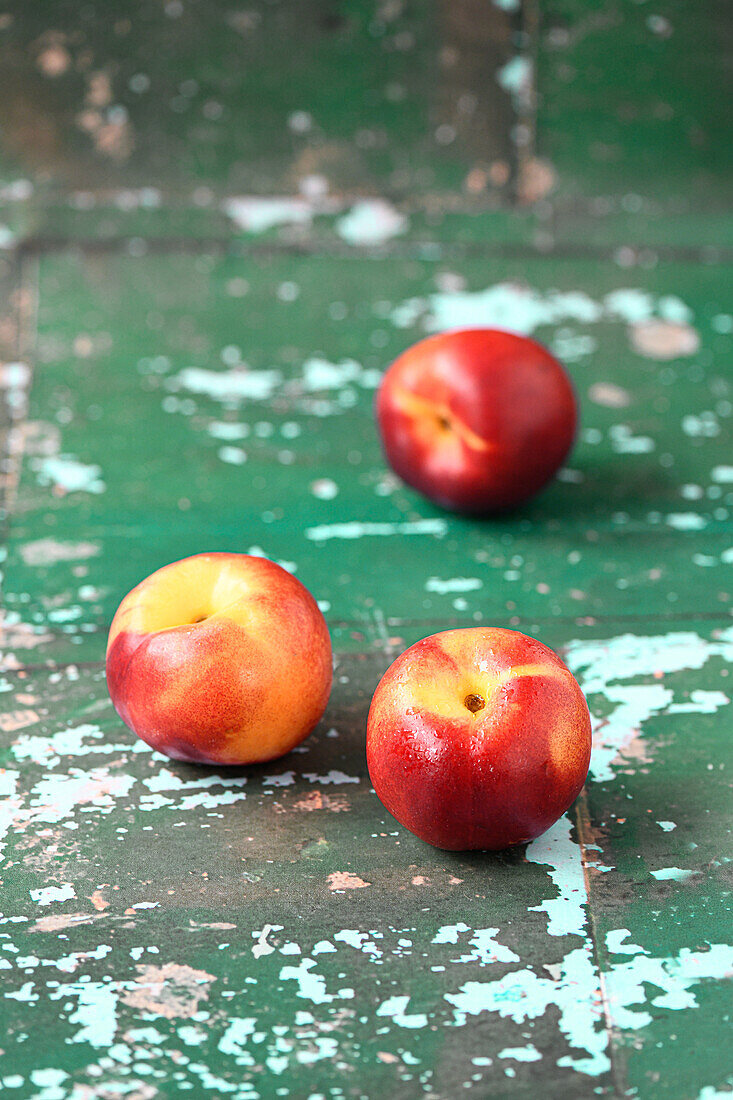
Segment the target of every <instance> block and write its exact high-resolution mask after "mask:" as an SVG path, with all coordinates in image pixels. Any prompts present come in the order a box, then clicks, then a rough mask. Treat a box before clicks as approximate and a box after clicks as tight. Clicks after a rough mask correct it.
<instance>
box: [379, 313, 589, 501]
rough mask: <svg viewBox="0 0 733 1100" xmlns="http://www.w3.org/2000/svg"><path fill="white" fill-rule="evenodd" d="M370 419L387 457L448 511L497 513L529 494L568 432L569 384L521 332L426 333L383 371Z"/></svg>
mask: <svg viewBox="0 0 733 1100" xmlns="http://www.w3.org/2000/svg"><path fill="white" fill-rule="evenodd" d="M376 411H377V422H378V425H379V431H380V434H381V438H382V446H383V448H384V452H385V455H386V458H387V461H388V462H389V464H390V465H391V466H392V468H393V470H394V471H395V472H396V473H397V474H399V476H400V477H401V478H402V479H403V480H404V481H406V482H407V484H408V485H411V486H412V487H413V488H414V489H417V490H418V492H420V493H423V494H424V495H425V496H426V497H429V498H430V499H431V500H433V501H435V502H436V503H437V504H440V505H441V506H442V507H445V508H449V509H453V510H455V511H457V512H466V513H473V514H488V513H491V512H500V511H503V510H505V509H508V508H514V507H516V506H517V505H519V504H521V503H523V502H524V501H525V500H528V499H529V498H530V497H532V496H534V494H535V493H537V492H538V491H539V490H540V489H541V488H542V486H543V485H545V483H546V482H547V481H549V480H550V478H551V477H552V476H553V474H554V473H555V472H556V471H557V469H558V467H559V466H560V465H561V463H562V461H563V459H564V458H565V456H566V455H567V453H568V452H569V450H570V448H571V446H572V443H573V439H574V437H575V428H576V421H577V406H576V401H575V395H574V392H573V387H572V384H571V382H570V379H569V378H568V376H567V374H566V372H565V370H564V369H563V368H562V366H561V365H560V363H558V361H557V359H555V358H554V357H553V356H552V355H550V353H549V351H546V350H545V348H543V347H542V346H541V345H540V344H537V343H535V341H534V340H529V339H527V337H525V336H515V335H514V334H513V333H511V332H502V331H500V330H499V329H488V328H487V329H462V330H458V331H455V332H446V333H443V334H441V335H439V336H431V337H429V338H428V339H427V340H421V341H420V343H418V344H415V345H414V347H411V348H409V349H408V350H407V351H406V352H404V353H403V354H402V355H401V356H400V357H399V358H398V359H396V360H395V362H394V363H393V364H392V366H391V367H390V368H389V370H388V371H387V372H386V374H385V375H384V378H383V379H382V383H381V386H380V388H379V392H378V394H377V406H376Z"/></svg>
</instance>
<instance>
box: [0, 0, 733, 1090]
mask: <svg viewBox="0 0 733 1100" xmlns="http://www.w3.org/2000/svg"><path fill="white" fill-rule="evenodd" d="M306 7H307V8H308V10H307V11H306V10H305V8H306ZM6 8H7V11H5V9H4V10H3V12H2V13H0V61H1V62H2V65H3V72H4V73H5V74H6V77H7V79H6V81H5V92H4V95H3V96H2V97H0V98H1V99H2V102H0V130H2V138H1V139H0V446H1V447H2V456H1V457H2V469H1V470H0V474H1V475H2V476H1V477H0V508H1V509H2V511H1V512H0V559H1V560H0V567H1V568H2V573H3V612H2V621H1V623H0V630H1V632H2V652H1V654H0V669H1V670H2V671H1V672H0V847H1V852H0V859H1V861H2V862H1V863H0V875H1V876H2V881H3V900H2V903H0V1023H1V1025H2V1027H1V1030H2V1034H3V1042H2V1044H0V1045H1V1046H2V1050H1V1051H0V1088H1V1089H2V1091H3V1093H4V1095H5V1094H7V1095H8V1096H11V1097H12V1096H15V1097H17V1098H18V1100H26V1098H27V1100H89V1098H91V1097H97V1096H99V1097H100V1098H102V1100H110V1098H113V1097H114V1098H120V1097H127V1098H128V1100H156V1098H158V1097H168V1096H171V1095H175V1094H177V1093H178V1092H180V1093H181V1094H184V1095H185V1094H186V1093H188V1094H190V1095H191V1096H194V1097H199V1096H201V1097H203V1098H205V1100H207V1098H211V1100H219V1098H220V1097H232V1098H233V1100H270V1098H271V1097H273V1096H289V1095H292V1096H298V1097H299V1096H303V1097H308V1098H309V1100H326V1098H327V1100H340V1098H343V1097H354V1098H359V1100H361V1098H365V1100H371V1097H381V1096H383V1095H389V1096H395V1097H396V1098H398V1100H413V1098H418V1097H423V1096H425V1097H430V1098H434V1100H448V1098H450V1100H453V1097H456V1096H459V1095H460V1096H462V1095H468V1096H475V1097H479V1098H481V1097H485V1096H501V1097H503V1096H507V1097H509V1098H514V1097H516V1098H517V1100H522V1098H527V1100H535V1098H536V1097H537V1096H566V1097H568V1100H576V1098H577V1100H587V1097H589V1096H599V1097H604V1096H605V1097H613V1098H614V1100H616V1098H618V1100H620V1098H622V1097H628V1096H638V1097H641V1098H642V1100H714V1098H717V1097H722V1096H728V1095H730V1090H731V1087H733V1063H732V1062H731V1058H730V1055H729V1053H728V1047H729V1044H727V1043H725V1042H724V1041H722V1039H721V1036H722V1031H723V1027H724V1026H726V1025H727V1024H728V1023H729V1020H728V1016H729V1013H730V988H729V978H730V974H731V970H732V969H733V960H732V958H731V947H730V935H729V929H730V920H729V910H728V903H729V888H730V886H729V883H730V858H731V852H730V836H729V820H730V789H729V779H730V768H731V764H732V763H733V761H732V760H731V738H730V736H729V732H728V731H729V730H730V727H731V715H732V708H731V704H730V699H731V694H732V692H731V679H730V665H731V657H733V633H732V632H731V626H730V618H729V606H730V595H731V579H730V578H731V565H733V525H732V524H731V506H732V505H733V491H732V490H733V480H732V479H733V473H732V469H731V465H730V430H731V427H730V426H731V415H732V413H733V395H732V393H731V385H730V372H729V369H728V363H729V357H730V338H731V334H733V309H732V307H731V304H730V300H729V298H728V297H727V296H726V293H725V288H726V287H727V286H728V285H729V284H730V265H729V263H727V261H729V260H730V235H729V230H728V229H727V228H726V226H725V224H724V222H723V219H722V215H721V211H722V203H721V196H722V187H721V180H722V173H721V172H720V164H721V157H722V155H723V153H724V151H725V149H726V148H727V146H726V144H725V141H724V140H723V138H722V136H721V133H720V119H721V118H722V112H721V111H720V109H719V105H720V102H722V95H720V94H719V93H717V92H715V91H714V90H713V82H714V80H715V76H716V73H717V72H718V71H719V70H720V67H721V58H722V51H721V50H720V49H719V48H718V47H717V45H716V41H717V40H718V39H720V40H721V41H722V38H723V36H722V35H718V34H717V30H716V19H717V18H718V17H717V15H711V17H710V19H709V20H702V19H700V18H699V16H696V15H695V13H693V12H692V9H690V11H689V12H685V11H683V9H682V6H681V5H679V4H675V3H674V2H673V0H665V2H664V3H662V4H661V5H659V6H657V7H655V10H654V11H653V12H652V11H650V10H648V5H639V4H633V3H630V2H628V3H627V2H626V0H613V2H612V3H610V4H605V5H602V6H601V8H599V10H598V11H597V12H589V10H588V5H583V4H581V0H557V2H554V0H553V3H552V4H550V5H544V6H542V11H541V19H540V21H539V25H536V24H535V21H534V20H533V8H532V6H531V5H529V4H527V5H522V6H520V4H519V3H518V2H515V0H494V2H493V3H490V2H487V3H477V2H476V0H454V2H452V3H450V4H449V3H442V4H434V5H422V6H421V5H415V4H409V3H400V2H397V3H393V2H384V0H379V2H377V0H374V2H372V0H356V2H354V3H351V4H348V5H340V6H339V5H330V6H329V5H325V6H324V5H311V6H307V5H288V4H283V3H281V4H269V3H268V4H264V3H259V2H258V0H255V2H254V3H251V4H248V5H247V6H246V10H244V9H243V10H241V11H239V10H236V11H235V10H234V8H232V7H231V5H230V6H229V7H227V6H226V5H221V4H218V3H213V4H210V5H207V6H205V7H204V6H201V5H199V6H196V5H190V4H185V3H179V2H178V0H171V2H169V3H166V4H162V5H158V6H157V8H156V9H155V11H153V9H152V7H151V8H150V10H149V11H146V13H145V15H144V17H143V15H142V14H141V15H139V16H136V17H135V18H132V17H130V18H129V19H128V18H127V17H126V16H124V13H123V15H121V16H120V18H119V19H118V18H115V20H109V19H108V18H106V17H105V18H102V15H101V14H100V13H101V5H100V4H99V3H96V2H95V0H92V2H91V3H86V4H85V5H84V7H83V10H81V9H80V10H79V12H77V11H76V10H74V12H73V20H72V22H73V25H72V24H70V23H69V20H70V18H71V16H70V15H69V13H68V11H67V8H68V5H67V7H66V8H64V6H63V5H61V4H60V3H56V0H51V2H49V3H47V4H44V5H39V6H37V10H35V9H34V10H32V11H31V10H29V6H28V5H20V4H13V3H11V4H9V5H6ZM331 8H333V11H332V10H331ZM337 8H338V11H337V10H336V9H337ZM301 9H303V10H301ZM326 9H328V10H326ZM342 9H343V10H342ZM102 14H105V13H102ZM517 31H521V32H522V33H520V34H517V33H516V32H517ZM294 34H297V36H298V57H297V64H295V65H293V51H292V50H288V49H287V48H284V46H287V43H288V41H289V38H291V37H292V36H293V35H294ZM163 55H165V57H166V65H165V66H162V65H161V64H160V60H159V59H160V57H161V56H163ZM640 56H642V57H644V58H645V59H646V63H645V64H641V63H639V60H638V59H639V57H640ZM701 58H703V59H704V62H701V60H700V59H701ZM286 63H287V65H288V72H287V74H285V72H284V68H283V66H284V65H285V64H286ZM334 87H338V88H339V95H338V96H334V94H333V89H334ZM275 88H277V89H278V94H274V91H273V90H274V89H275ZM255 92H256V97H255ZM280 93H282V94H280ZM537 93H539V94H537ZM253 103H256V105H257V108H256V110H253V109H252V104H253ZM39 120H40V121H42V123H43V125H42V127H41V128H40V129H39V125H40V122H39ZM30 133H34V134H40V137H41V139H42V140H40V139H39V140H35V139H34V140H33V141H30V140H29V138H28V135H29V134H30ZM44 135H45V136H44ZM728 144H729V143H728ZM660 158H661V159H660ZM662 162H663V170H660V164H661V163H662ZM726 233H727V234H728V235H727V236H726ZM726 241H727V242H728V244H727V245H726ZM726 247H727V248H728V251H726ZM464 324H482V325H498V326H504V327H508V328H510V329H512V330H514V331H518V332H522V333H524V334H527V335H530V336H533V337H534V338H536V339H539V340H541V341H542V342H544V343H546V344H547V345H548V346H549V347H551V348H552V350H553V351H554V352H555V353H556V354H557V355H558V356H559V357H560V358H561V359H562V360H563V361H564V362H565V363H566V364H567V366H568V369H569V371H570V373H571V375H572V377H573V381H574V383H575V385H576V388H577V390H578V395H579V399H580V404H581V414H582V415H581V430H580V434H579V438H578V441H577V445H576V448H575V450H574V452H573V453H572V455H571V456H570V458H569V460H568V463H567V466H566V468H565V469H563V470H562V471H560V474H559V477H558V478H557V479H556V481H555V482H554V483H553V484H552V485H551V486H550V487H549V488H548V489H547V491H546V492H545V493H544V494H543V495H542V496H541V497H539V498H538V499H537V500H536V501H534V502H532V504H530V505H528V506H527V507H526V508H525V509H523V510H522V511H521V512H520V513H517V514H515V515H512V516H503V517H500V518H497V519H494V520H491V521H486V522H483V521H481V522H479V521H468V520H465V519H461V518H458V517H454V516H451V515H448V514H446V513H443V512H440V511H438V510H437V509H435V508H433V507H432V506H431V505H429V504H428V503H427V502H425V501H423V500H421V499H420V498H419V497H417V496H416V495H415V494H414V493H412V492H410V491H409V490H407V489H406V488H405V487H404V486H402V485H401V484H400V483H399V481H398V480H397V479H396V478H395V477H394V475H392V474H391V472H390V471H389V470H387V469H386V468H385V465H384V461H383V459H382V456H381V452H380V448H379V443H378V440H377V438H376V434H375V431H374V425H373V419H372V406H373V401H374V394H375V390H376V387H377V386H378V384H379V380H380V378H381V374H382V371H383V370H384V368H385V366H386V365H387V364H388V363H389V362H390V361H391V360H392V359H394V358H395V357H396V356H397V355H398V354H399V353H400V352H401V351H403V350H404V348H405V347H406V346H407V345H408V344H410V343H411V342H413V341H415V340H417V339H420V338H422V337H424V336H426V335H428V334H429V333H431V332H434V331H439V330H443V329H446V328H450V327H454V326H456V325H464ZM209 549H220V550H232V551H245V552H248V553H252V554H258V555H264V556H266V557H270V558H272V559H273V560H276V561H278V562H279V563H280V564H282V565H283V567H284V568H286V569H288V570H290V571H291V572H294V573H295V574H296V575H297V576H298V578H299V579H300V580H302V581H303V582H304V583H305V584H307V585H308V586H309V587H310V588H311V589H312V590H313V592H314V594H315V595H316V597H317V598H318V601H319V604H320V606H321V608H322V609H323V611H324V614H325V615H326V617H327V619H328V622H329V626H330V628H331V631H332V634H333V639H334V646H335V652H336V669H335V686H334V693H333V697H332V700H331V703H330V705H329V709H328V711H327V713H326V715H325V718H324V721H323V722H322V723H321V725H320V727H319V728H318V730H317V731H316V732H315V733H314V735H313V736H312V737H311V738H309V739H308V740H307V741H306V742H305V743H304V744H303V745H301V746H300V747H299V748H298V749H297V750H296V751H295V752H293V753H292V754H290V756H288V757H287V758H286V759H284V760H282V761H280V762H275V763H272V762H271V763H270V764H268V765H265V766H263V767H254V768H250V769H247V770H229V771H226V772H218V771H216V770H215V769H208V768H207V769H201V768H196V767H192V766H187V765H183V764H179V763H174V762H172V761H170V760H168V759H166V758H164V757H161V756H159V755H157V754H156V753H154V752H152V751H151V750H150V749H149V748H148V747H147V746H146V745H145V744H143V743H142V742H140V741H136V740H135V739H134V737H133V736H132V735H131V734H130V733H129V731H127V730H126V729H125V728H124V727H123V726H122V725H121V723H120V722H119V720H118V719H117V717H116V716H115V714H114V712H113V710H112V707H111V705H110V703H109V700H108V698H107V694H106V689H105V682H104V670H103V664H102V661H103V651H104V643H105V639H106V632H107V629H108V627H109V623H110V620H111V617H112V614H113V612H114V610H115V608H116V606H117V604H118V603H119V600H120V599H121V597H122V596H123V595H124V593H125V592H126V591H127V590H128V589H129V588H130V587H131V586H132V585H133V584H135V583H137V581H139V580H140V579H141V578H142V577H143V576H145V575H146V574H148V573H150V572H151V571H152V570H153V569H155V568H157V567H158V566H160V565H161V564H163V563H165V562H167V561H169V560H172V559H174V558H177V557H182V556H185V555H187V554H190V553H194V552H198V551H202V550H209ZM473 623H485V624H486V623H494V624H496V625H499V626H509V627H515V628H517V629H520V630H524V631H526V632H527V633H530V634H532V635H535V636H537V637H539V638H541V639H542V640H543V641H544V642H546V643H547V644H549V645H551V646H553V647H554V648H556V649H557V650H558V651H560V652H561V653H562V655H563V657H564V659H565V660H566V661H567V663H568V664H569V666H570V667H571V669H572V670H573V672H574V673H575V675H576V676H577V677H578V679H579V680H580V682H581V684H582V686H583V688H584V690H585V692H586V694H587V697H588V701H589V704H590V709H591V713H592V718H593V728H594V755H593V762H592V768H591V773H590V776H589V781H588V783H587V785H586V789H585V791H584V793H583V795H582V796H581V798H580V799H579V800H578V802H577V803H576V805H575V806H574V807H573V808H572V809H571V811H570V812H569V813H568V814H567V815H566V816H565V817H564V818H563V819H561V821H559V822H558V823H557V824H556V825H555V826H554V827H553V828H552V829H551V830H550V831H549V832H548V833H547V834H545V835H544V836H543V837H540V838H538V839H537V840H536V841H534V842H533V843H532V844H530V845H528V846H527V847H526V848H522V849H518V850H514V851H509V852H505V853H502V854H499V855H490V856H489V855H483V854H472V855H470V856H465V855H461V854H447V853H443V852H439V851H436V850H433V849H431V848H428V847H427V846H425V845H424V844H422V843H420V842H419V841H417V840H416V839H415V838H414V837H412V836H411V835H410V834H408V833H406V832H405V831H404V830H403V829H401V828H400V827H399V826H398V825H397V824H396V822H395V821H393V820H392V819H391V818H390V817H389V816H388V815H387V814H386V812H385V811H384V810H383V808H382V807H381V805H380V804H379V802H378V801H377V799H376V797H375V795H374V793H373V791H372V789H371V785H370V783H369V779H368V775H367V772H366V767H365V760H364V726H365V718H366V712H367V708H368V705H369V700H370V697H371V693H372V691H373V689H374V686H375V685H376V683H377V681H378V679H379V678H380V676H381V675H382V673H383V672H384V671H385V669H386V667H387V666H388V665H389V663H390V662H391V660H392V659H393V658H394V656H395V655H396V654H397V653H398V652H399V651H400V650H401V649H402V648H404V647H406V646H407V645H409V644H411V643H412V642H414V641H416V640H417V639H418V638H420V637H422V636H425V635H427V634H430V633H433V632H435V631H437V630H441V629H445V628H447V627H450V626H467V625H471V624H473Z"/></svg>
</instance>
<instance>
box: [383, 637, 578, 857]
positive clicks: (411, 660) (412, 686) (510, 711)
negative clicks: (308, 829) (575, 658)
mask: <svg viewBox="0 0 733 1100" xmlns="http://www.w3.org/2000/svg"><path fill="white" fill-rule="evenodd" d="M590 747H591V726H590V716H589V714H588V706H587V704H586V701H585V698H584V697H583V693H582V692H581V690H580V687H579V686H578V683H577V681H576V680H575V678H574V677H573V675H572V673H571V672H570V671H569V669H567V668H566V666H565V665H564V664H563V663H562V661H561V660H560V658H559V657H557V656H556V654H555V653H553V652H552V650H551V649H548V648H547V646H545V645H542V643H541V642H538V641H535V639H534V638H528V637H526V636H525V635H524V634H519V633H518V632H516V631H514V630H501V629H493V628H487V629H483V628H473V629H466V630H448V631H445V632H443V633H441V634H434V635H433V636H432V637H430V638H424V639H423V640H422V641H420V642H417V643H416V644H415V645H413V646H411V647H410V648H409V649H408V650H406V651H405V652H404V653H403V654H402V655H401V656H400V657H398V658H397V660H396V661H395V662H394V664H393V665H392V666H391V667H390V668H389V669H388V670H387V672H386V673H385V674H384V676H383V677H382V680H381V681H380V683H379V685H378V687H377V690H376V692H375V693H374V698H373V699H372V705H371V708H370V710H369V719H368V724H367V763H368V766H369V774H370V776H371V780H372V783H373V785H374V789H375V791H376V792H377V795H378V796H379V798H380V799H381V800H382V802H383V803H384V805H385V806H386V808H387V809H388V810H389V812H390V813H391V814H392V815H393V816H394V817H396V818H397V820H398V821H399V822H400V824H402V825H404V826H405V828H407V829H410V830H411V832H413V833H415V834H416V836H418V837H420V838H421V839H422V840H426V841H427V842H428V843H429V844H433V845H435V846H436V847H437V848H445V849H450V850H455V851H460V850H464V849H469V848H478V849H486V848H488V849H501V848H507V847H509V846H510V845H512V844H521V843H524V842H525V841H528V840H532V839H533V838H534V837H536V836H539V834H540V833H542V832H544V831H545V829H548V828H549V827H550V825H552V824H553V823H554V822H555V821H557V819H558V818H559V817H561V815H562V814H563V813H564V812H565V811H566V810H567V809H568V807H569V806H570V805H571V803H572V802H573V801H574V799H575V798H576V797H577V795H578V794H579V793H580V790H581V788H582V786H583V783H584V782H585V778H586V775H587V774H588V765H589V762H590Z"/></svg>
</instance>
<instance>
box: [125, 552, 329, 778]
mask: <svg viewBox="0 0 733 1100" xmlns="http://www.w3.org/2000/svg"><path fill="white" fill-rule="evenodd" d="M202 616H206V617H205V618H204V620H203V621H196V620H198V619H199V618H201V617H202ZM331 678H332V662H331V639H330V637H329V633H328V628H327V626H326V623H325V620H324V618H323V615H322V614H321V612H320V610H319V608H318V605H317V603H316V601H315V600H314V599H313V597H312V596H311V594H310V592H308V590H307V589H306V588H304V586H303V585H302V584H301V583H300V581H298V580H296V579H295V577H293V576H291V575H290V573H288V572H286V571H285V570H284V569H281V568H280V566H279V565H275V564H274V562H271V561H267V560H266V559H264V558H255V557H250V556H249V555H247V554H224V553H214V554H197V555H195V556H194V557H191V558H184V559H183V560H182V561H177V562H173V563H172V564H171V565H166V566H164V567H163V568H162V569H159V570H157V572H155V573H153V574H151V576H149V577H148V578H147V579H146V580H144V581H142V582H141V583H140V584H138V585H137V587H136V588H133V590H132V591H131V592H129V593H128V595H127V596H125V598H124V600H123V601H122V603H121V604H120V606H119V608H118V610H117V612H116V614H115V617H114V619H113V620H112V626H111V628H110V632H109V640H108V643H107V686H108V688H109V693H110V696H111V698H112V702H113V703H114V706H115V709H116V711H117V713H118V714H119V716H120V717H121V718H122V720H123V722H125V724H126V725H128V726H129V727H130V729H132V730H134V732H135V733H137V735H138V736H139V737H141V738H142V740H143V741H146V742H147V743H148V744H149V745H151V746H152V747H153V748H154V749H157V750H158V751H159V752H163V753H165V754H166V755H167V756H171V757H173V758H174V759H176V760H189V761H196V762H198V763H206V764H252V763H255V762H258V761H264V760H272V759H274V758H275V757H277V756H282V755H283V754H284V753H286V752H289V751H290V749H292V748H293V747H294V746H295V745H297V744H299V742H300V741H302V740H303V738H304V737H306V736H307V735H308V734H309V733H310V732H311V730H312V729H313V727H314V726H315V725H316V724H317V722H318V721H319V719H320V718H321V715H322V714H323V712H324V710H325V708H326V703H327V702H328V697H329V694H330V690H331Z"/></svg>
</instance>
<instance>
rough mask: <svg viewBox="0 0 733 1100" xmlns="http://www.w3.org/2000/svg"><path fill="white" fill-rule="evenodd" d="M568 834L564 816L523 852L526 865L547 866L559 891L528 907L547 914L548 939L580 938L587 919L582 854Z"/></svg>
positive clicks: (567, 824)
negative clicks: (551, 937) (549, 936)
mask: <svg viewBox="0 0 733 1100" xmlns="http://www.w3.org/2000/svg"><path fill="white" fill-rule="evenodd" d="M571 831H572V822H571V821H570V819H569V818H568V817H567V816H563V817H561V818H560V820H559V821H556V822H555V824H554V825H553V826H552V827H551V828H550V829H548V830H547V832H546V833H543V835H542V836H540V837H538V838H537V840H533V841H532V843H531V844H530V845H528V847H527V852H526V859H527V861H528V862H529V863H540V864H543V865H544V864H546V865H549V866H550V868H551V870H550V872H549V874H550V878H551V879H552V881H553V883H554V884H555V886H556V887H557V888H558V891H559V894H558V896H557V897H555V898H548V899H547V900H545V901H543V902H542V904H541V905H532V906H530V912H533V913H542V912H544V913H547V917H548V921H547V931H548V933H549V935H551V936H568V935H575V936H583V935H585V929H586V925H587V920H588V917H587V911H586V907H587V904H588V895H587V891H586V886H585V877H584V874H583V860H582V854H581V850H580V847H579V846H578V845H577V844H576V843H575V841H574V840H572V838H571Z"/></svg>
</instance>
